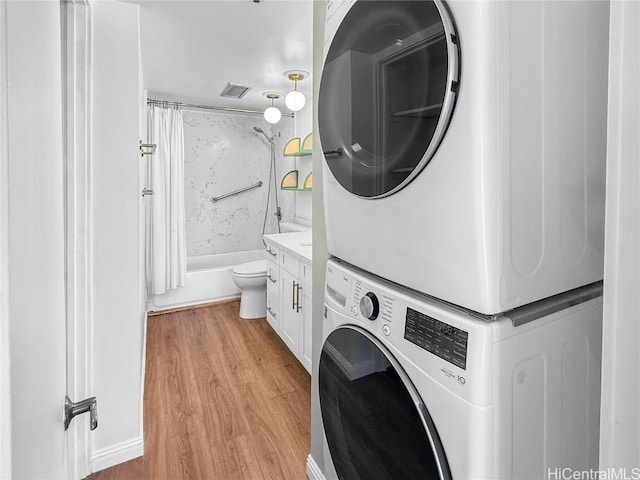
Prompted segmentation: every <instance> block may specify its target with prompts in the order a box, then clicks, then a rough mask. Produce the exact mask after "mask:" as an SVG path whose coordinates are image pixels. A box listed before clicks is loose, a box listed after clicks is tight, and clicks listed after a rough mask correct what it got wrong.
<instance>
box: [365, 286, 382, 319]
mask: <svg viewBox="0 0 640 480" xmlns="http://www.w3.org/2000/svg"><path fill="white" fill-rule="evenodd" d="M360 311H361V312H362V315H364V316H365V317H366V318H368V319H369V320H375V319H376V318H378V313H379V312H380V303H379V302H378V297H376V294H375V293H373V292H367V293H365V294H364V295H363V296H362V298H361V299H360Z"/></svg>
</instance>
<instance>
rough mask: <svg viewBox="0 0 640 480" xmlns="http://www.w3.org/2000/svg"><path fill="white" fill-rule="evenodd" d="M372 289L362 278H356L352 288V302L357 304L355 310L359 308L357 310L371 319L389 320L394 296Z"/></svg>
mask: <svg viewBox="0 0 640 480" xmlns="http://www.w3.org/2000/svg"><path fill="white" fill-rule="evenodd" d="M373 290H374V288H373V287H372V286H371V285H366V283H365V282H363V281H362V280H360V279H356V282H355V287H354V289H353V303H354V305H357V307H355V308H356V310H358V309H359V312H360V313H361V314H362V315H363V316H364V317H365V318H368V319H369V320H371V321H373V320H376V319H378V318H381V319H382V320H385V321H387V322H391V317H392V315H393V305H394V303H395V298H394V297H392V296H391V295H388V294H386V293H378V292H374V291H373Z"/></svg>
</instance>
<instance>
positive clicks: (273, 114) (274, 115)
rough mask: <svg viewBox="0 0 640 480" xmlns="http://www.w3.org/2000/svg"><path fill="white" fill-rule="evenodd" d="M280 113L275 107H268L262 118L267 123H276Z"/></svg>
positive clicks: (280, 115)
mask: <svg viewBox="0 0 640 480" xmlns="http://www.w3.org/2000/svg"><path fill="white" fill-rule="evenodd" d="M281 117H282V113H281V112H280V110H278V109H277V108H276V107H269V108H267V109H266V110H265V111H264V119H265V120H266V121H267V122H269V123H278V122H279V121H280V118H281Z"/></svg>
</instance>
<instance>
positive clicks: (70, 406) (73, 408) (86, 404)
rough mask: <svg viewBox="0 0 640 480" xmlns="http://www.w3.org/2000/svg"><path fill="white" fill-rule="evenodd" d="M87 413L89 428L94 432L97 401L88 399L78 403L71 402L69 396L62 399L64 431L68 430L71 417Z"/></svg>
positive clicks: (92, 398) (96, 423) (96, 422)
mask: <svg viewBox="0 0 640 480" xmlns="http://www.w3.org/2000/svg"><path fill="white" fill-rule="evenodd" d="M87 412H89V422H90V423H89V428H90V429H91V430H95V429H96V428H98V400H96V397H89V398H87V399H85V400H80V401H79V402H75V403H74V402H72V401H71V399H70V398H69V395H65V397H64V429H65V431H66V430H68V429H69V424H70V423H71V420H73V417H75V416H76V415H80V414H82V413H87Z"/></svg>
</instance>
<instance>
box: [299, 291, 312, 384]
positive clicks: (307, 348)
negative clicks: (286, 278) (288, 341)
mask: <svg viewBox="0 0 640 480" xmlns="http://www.w3.org/2000/svg"><path fill="white" fill-rule="evenodd" d="M301 313H302V318H301V319H300V322H301V328H300V355H299V356H298V358H299V359H300V363H302V365H303V366H304V368H306V369H307V372H309V373H311V324H312V322H311V318H312V316H313V308H312V306H311V287H310V286H309V285H303V286H302V312H301Z"/></svg>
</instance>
